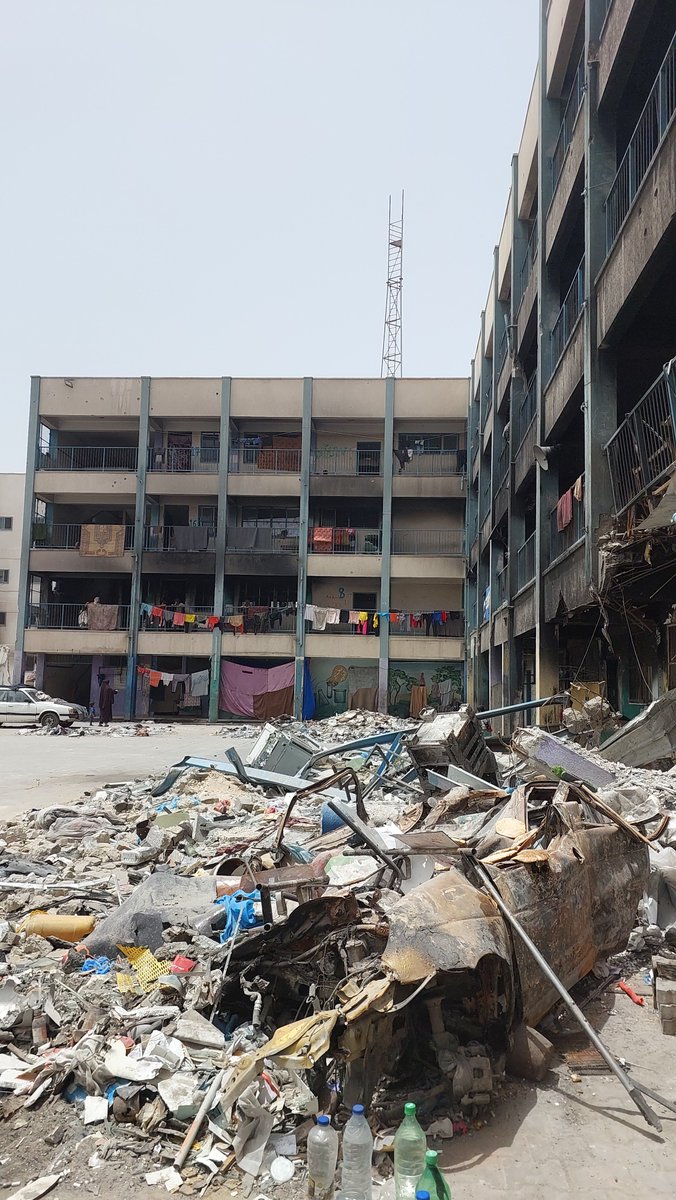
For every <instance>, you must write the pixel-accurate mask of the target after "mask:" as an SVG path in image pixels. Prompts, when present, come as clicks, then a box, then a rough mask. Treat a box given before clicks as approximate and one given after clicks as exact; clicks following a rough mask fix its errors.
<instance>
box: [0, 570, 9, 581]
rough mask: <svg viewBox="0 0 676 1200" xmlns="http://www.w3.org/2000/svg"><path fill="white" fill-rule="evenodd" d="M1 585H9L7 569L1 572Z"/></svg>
mask: <svg viewBox="0 0 676 1200" xmlns="http://www.w3.org/2000/svg"><path fill="white" fill-rule="evenodd" d="M0 583H9V571H8V570H7V568H6V567H3V568H2V569H1V570H0Z"/></svg>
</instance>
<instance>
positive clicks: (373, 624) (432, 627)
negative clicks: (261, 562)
mask: <svg viewBox="0 0 676 1200" xmlns="http://www.w3.org/2000/svg"><path fill="white" fill-rule="evenodd" d="M305 620H306V621H309V622H310V623H311V624H312V628H313V631H315V632H322V631H323V630H325V629H326V626H327V625H352V626H353V628H354V629H356V631H357V632H358V633H361V634H367V633H371V634H373V633H378V631H379V628H380V622H381V621H389V623H390V626H391V627H396V628H397V629H398V631H399V632H403V633H409V632H411V631H412V630H416V629H422V627H423V626H424V627H425V632H426V634H427V636H428V637H429V636H436V635H437V634H438V631H439V629H441V628H442V627H446V626H448V629H447V634H448V635H449V636H450V637H462V636H463V633H464V614H463V613H462V612H458V611H451V610H448V609H436V610H434V611H433V612H422V611H421V612H398V611H389V612H379V611H373V612H367V611H366V610H365V609H363V610H357V609H353V608H352V609H348V608H324V607H322V606H319V605H316V604H306V605H305ZM453 626H455V628H453Z"/></svg>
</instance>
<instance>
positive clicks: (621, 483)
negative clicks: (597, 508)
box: [605, 371, 676, 516]
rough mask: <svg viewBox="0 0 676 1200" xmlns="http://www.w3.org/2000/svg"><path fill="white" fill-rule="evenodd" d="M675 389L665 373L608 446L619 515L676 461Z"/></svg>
mask: <svg viewBox="0 0 676 1200" xmlns="http://www.w3.org/2000/svg"><path fill="white" fill-rule="evenodd" d="M675 412H676V387H675V386H674V383H673V380H672V379H671V377H670V376H669V375H668V374H667V373H666V372H665V371H663V372H662V373H661V375H660V376H659V377H658V378H657V379H656V380H655V382H654V383H653V384H652V386H651V387H649V388H648V391H647V392H646V393H645V395H644V396H642V397H641V399H640V400H639V402H638V404H637V405H636V407H635V408H633V409H632V410H631V412H630V413H629V415H628V416H627V417H625V419H624V421H623V422H622V424H621V425H620V426H619V428H618V429H617V431H616V432H615V433H614V434H613V436H612V437H611V439H610V441H609V442H608V444H607V445H606V447H605V451H606V454H607V455H608V465H609V468H610V478H611V482H612V485H613V498H614V501H615V512H616V513H617V515H618V516H619V514H620V513H622V512H624V510H625V509H626V508H628V507H629V505H630V504H633V503H634V501H635V500H637V499H638V498H639V497H640V496H642V495H643V494H644V493H645V492H646V491H647V490H648V489H649V488H651V487H652V486H653V485H654V484H655V483H657V481H658V480H659V479H660V478H661V477H662V476H663V475H664V474H665V473H666V472H667V471H668V470H669V468H670V467H671V466H672V465H673V463H674V462H676V425H675V422H674V413H675Z"/></svg>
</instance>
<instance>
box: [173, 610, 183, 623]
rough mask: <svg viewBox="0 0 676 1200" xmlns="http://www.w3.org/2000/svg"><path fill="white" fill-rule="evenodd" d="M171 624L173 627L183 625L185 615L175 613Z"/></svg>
mask: <svg viewBox="0 0 676 1200" xmlns="http://www.w3.org/2000/svg"><path fill="white" fill-rule="evenodd" d="M173 623H174V625H185V613H180V612H175V613H174V621H173Z"/></svg>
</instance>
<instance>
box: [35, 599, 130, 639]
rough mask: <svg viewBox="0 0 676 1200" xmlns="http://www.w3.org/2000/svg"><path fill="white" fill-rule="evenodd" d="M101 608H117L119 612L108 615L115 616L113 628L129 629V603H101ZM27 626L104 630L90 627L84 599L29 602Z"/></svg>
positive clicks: (86, 631)
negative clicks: (50, 602) (74, 602)
mask: <svg viewBox="0 0 676 1200" xmlns="http://www.w3.org/2000/svg"><path fill="white" fill-rule="evenodd" d="M101 608H105V609H107V610H112V609H113V608H116V609H117V613H116V614H115V613H112V612H109V613H108V614H107V615H108V616H109V617H113V618H114V621H112V620H111V622H110V624H111V630H105V632H112V631H115V630H125V629H129V605H128V604H115V605H108V604H106V605H101ZM26 628H27V629H77V630H80V631H82V632H83V633H101V632H104V631H102V630H94V629H92V628H90V624H89V620H88V617H87V603H86V601H82V602H80V603H79V604H29V605H28V610H27V612H26Z"/></svg>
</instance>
